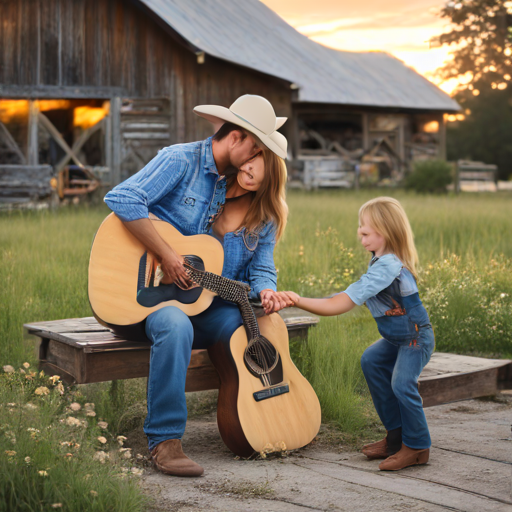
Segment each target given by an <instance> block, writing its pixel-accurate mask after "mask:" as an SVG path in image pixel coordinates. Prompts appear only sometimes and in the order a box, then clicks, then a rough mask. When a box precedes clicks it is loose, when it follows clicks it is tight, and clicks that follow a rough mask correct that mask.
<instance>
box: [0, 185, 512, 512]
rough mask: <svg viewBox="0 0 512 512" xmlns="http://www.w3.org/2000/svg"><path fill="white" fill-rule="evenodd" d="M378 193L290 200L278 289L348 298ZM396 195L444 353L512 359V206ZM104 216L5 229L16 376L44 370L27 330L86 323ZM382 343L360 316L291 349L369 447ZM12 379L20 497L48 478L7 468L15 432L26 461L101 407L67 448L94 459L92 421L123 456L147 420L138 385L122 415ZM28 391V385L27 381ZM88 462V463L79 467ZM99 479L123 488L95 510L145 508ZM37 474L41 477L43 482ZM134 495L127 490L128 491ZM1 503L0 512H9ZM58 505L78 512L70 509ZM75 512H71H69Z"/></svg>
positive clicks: (65, 213)
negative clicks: (365, 360) (376, 347)
mask: <svg viewBox="0 0 512 512" xmlns="http://www.w3.org/2000/svg"><path fill="white" fill-rule="evenodd" d="M379 192H380V191H361V192H357V193H355V192H345V191H332V192H318V193H305V192H300V191H290V193H289V197H288V198H289V205H290V219H289V224H288V228H287V231H286V234H285V236H284V238H283V240H282V241H281V242H280V244H279V245H278V247H277V249H276V254H275V259H276V266H277V268H278V270H279V289H282V290H286V289H291V290H295V291H297V292H298V293H300V294H302V295H309V296H322V295H327V294H330V293H334V292H337V291H342V290H343V289H344V288H345V287H346V286H347V285H348V284H350V283H351V282H353V281H354V280H356V279H357V278H358V276H359V275H360V274H361V273H363V272H364V271H365V269H366V266H367V263H368V254H365V252H364V250H363V249H362V248H361V247H360V246H359V242H358V240H357V237H356V229H357V212H358V209H359V207H360V206H361V204H363V203H364V202H365V201H366V200H368V199H370V198H371V197H374V196H375V195H380V194H379ZM387 193H389V192H387ZM393 195H395V196H396V197H397V198H398V199H399V200H400V201H401V202H402V204H403V205H404V207H405V210H406V211H407V213H408V215H409V218H410V221H411V224H412V227H413V230H414V232H415V235H416V243H417V248H418V252H419V255H420V263H421V268H420V273H419V287H420V295H421V297H422V299H423V301H424V303H425V305H426V306H427V309H428V311H429V314H430V316H431V319H432V322H433V325H434V328H435V332H436V344H437V346H436V348H437V350H440V351H451V352H457V353H463V354H464V353H465V354H477V355H483V356H491V357H511V356H512V348H511V347H512V334H511V333H512V319H511V315H510V312H511V304H512V276H511V273H510V270H509V268H510V264H511V262H512V242H511V241H510V237H509V230H510V219H511V218H512V202H511V199H512V197H511V196H510V195H502V194H488V195H484V194H482V195H461V196H458V197H455V196H442V197H434V196H416V195H411V194H405V193H403V192H399V191H398V192H396V193H394V192H393ZM107 213H108V210H107V208H106V207H104V206H101V207H91V208H87V207H79V208H73V207H68V208H63V209H60V210H59V211H57V212H44V211H43V212H15V213H11V214H7V213H4V214H1V215H0V280H1V282H2V286H1V287H0V308H1V314H0V363H1V365H2V366H3V365H8V364H9V365H12V366H13V367H15V368H16V372H19V370H18V368H19V367H20V365H21V364H22V363H23V362H25V361H28V362H29V363H31V364H32V366H34V365H35V364H36V352H35V347H34V342H33V340H28V339H25V338H24V336H23V328H22V325H23V323H26V322H33V321H38V320H51V319H59V318H67V317H79V316H89V315H90V314H91V311H90V307H89V303H88V300H87V264H88V257H89V250H90V245H91V242H92V238H93V236H94V233H95V231H96V229H97V227H98V226H99V224H100V222H101V220H102V219H103V218H104V217H105V215H106V214H107ZM377 337H378V332H377V329H376V326H375V322H374V321H373V319H372V318H371V316H370V315H369V313H368V311H367V310H366V309H365V308H357V309H356V310H355V311H354V312H351V313H350V314H348V315H345V316H344V317H338V318H326V319H323V320H322V321H321V323H320V324H319V326H318V327H316V328H315V329H313V330H312V332H311V334H310V337H309V340H308V343H307V344H306V343H298V342H296V343H295V344H293V345H292V353H293V354H294V358H295V360H296V362H297V364H298V366H299V367H300V368H301V370H302V371H303V372H304V373H305V375H306V376H307V377H308V379H309V380H310V382H311V383H312V384H313V386H314V388H315V390H316V391H317V394H318V396H319V398H320V401H321V403H322V410H323V416H324V421H332V422H335V423H336V424H338V425H339V427H340V428H341V430H342V431H343V432H345V433H346V435H347V436H349V437H350V436H352V437H353V438H360V437H361V436H364V435H365V434H364V433H365V432H366V431H367V430H368V429H370V428H373V427H374V426H375V425H376V417H375V413H374V412H373V408H372V405H371V401H370V400H369V396H368V392H367V389H366V385H365V382H364V379H363V377H362V373H361V370H360V366H359V358H360V355H361V354H362V352H363V351H364V349H365V348H366V347H367V346H368V345H369V344H371V343H372V342H373V341H374V340H375V339H377ZM33 373H34V372H33ZM9 375H10V374H9ZM9 375H8V374H4V375H2V376H1V377H0V391H1V393H0V401H1V402H2V407H3V408H4V409H5V407H7V406H6V404H7V403H8V402H9V403H16V404H17V405H16V407H14V406H10V407H9V410H10V411H11V412H9V414H8V415H7V414H4V412H3V411H2V414H0V416H1V417H2V419H1V420H0V424H1V425H0V428H1V429H2V430H3V434H2V432H0V449H1V456H2V457H4V459H3V462H2V463H1V464H0V470H1V471H2V472H4V471H9V468H12V467H14V466H11V465H10V464H11V463H12V464H14V463H15V462H16V461H18V462H17V464H18V465H17V466H16V467H17V468H18V469H20V471H21V469H23V471H25V473H20V474H18V473H16V472H15V473H13V475H14V476H13V477H12V478H13V479H14V480H12V479H11V480H12V482H13V484H12V485H14V486H16V485H17V483H18V484H19V483H20V482H22V481H23V478H25V477H27V478H28V477H30V478H35V480H34V482H35V483H34V485H35V484H36V483H37V482H39V483H38V484H37V485H39V484H41V481H39V480H37V478H39V473H38V472H34V471H35V469H34V468H35V466H26V467H25V466H24V463H23V460H24V458H20V457H21V455H20V454H19V453H18V454H17V455H16V457H17V459H16V457H14V456H11V459H10V462H9V460H8V457H6V456H4V455H3V454H4V453H5V452H6V451H13V450H16V449H15V448H13V446H11V444H10V441H9V439H11V437H12V436H11V437H10V436H9V435H5V432H13V431H14V428H13V425H15V427H16V429H18V430H17V431H19V432H20V434H19V436H21V437H20V439H25V438H26V439H25V441H23V443H25V444H23V443H22V446H24V447H25V448H23V449H20V450H18V451H19V452H20V453H21V452H23V454H25V453H29V451H30V450H29V446H30V443H31V441H30V439H31V437H30V436H28V437H27V435H26V434H21V432H27V428H32V429H37V430H40V431H43V430H44V429H46V428H47V427H48V425H49V424H50V423H51V421H50V419H49V418H50V417H53V418H54V419H55V421H57V419H56V418H61V419H63V420H64V421H67V420H66V419H65V418H67V416H66V415H69V414H70V413H69V404H70V403H71V402H72V401H73V400H74V401H77V402H79V403H82V404H84V403H85V402H95V404H96V412H97V413H98V417H97V418H92V419H91V418H89V423H90V425H89V427H87V430H86V432H88V433H81V434H80V435H78V433H77V432H74V433H72V435H71V437H70V438H69V439H64V438H62V440H63V441H70V440H71V441H73V440H74V441H73V442H75V443H76V442H78V439H79V438H80V439H81V443H79V444H82V445H83V446H84V447H86V449H85V452H84V454H89V455H90V454H92V453H93V452H94V449H93V448H94V446H96V445H97V444H98V443H97V441H95V437H94V436H96V434H97V433H98V431H97V423H96V421H97V419H99V418H101V419H102V420H104V421H106V422H108V423H109V425H110V426H109V435H110V438H109V439H112V440H114V441H113V443H114V445H115V439H114V437H115V435H117V434H121V433H123V432H121V431H119V428H122V427H120V425H126V424H129V423H130V421H129V418H128V419H127V417H126V414H124V412H125V408H124V404H127V403H128V404H130V405H131V407H132V408H134V410H137V411H138V412H137V413H136V414H138V415H140V414H143V413H144V410H145V406H144V399H145V396H144V392H145V387H144V385H142V384H141V382H140V381H133V382H132V381H128V382H126V383H125V384H124V385H123V386H122V389H124V393H125V397H124V400H122V399H121V400H120V401H117V402H113V401H112V400H111V396H110V395H109V393H108V387H107V385H106V384H104V385H95V386H89V387H85V386H84V387H81V388H80V390H78V391H76V390H67V391H66V393H65V394H64V395H63V398H62V397H61V399H59V400H60V401H59V400H57V398H58V397H57V398H52V397H53V396H54V395H56V392H55V390H54V388H53V387H52V386H50V385H49V384H48V388H49V389H50V394H49V397H45V396H42V397H41V396H34V395H33V389H32V388H30V386H29V385H28V383H24V381H23V379H22V380H21V381H20V382H22V383H24V387H23V386H22V388H23V389H21V390H20V389H19V386H18V387H16V386H15V385H14V384H13V383H12V382H11V380H9V379H11V378H12V377H10V376H9ZM29 375H31V374H30V373H29ZM23 378H27V377H26V375H25V376H24V377H23ZM39 378H41V379H43V380H44V378H43V377H38V376H37V375H32V379H39ZM29 380H31V379H29ZM16 382H18V381H16ZM41 382H42V381H41ZM9 383H10V384H9ZM16 390H17V391H16ZM31 393H32V394H31ZM73 393H78V395H74V394H73ZM28 401H32V402H33V403H34V404H35V405H36V407H38V408H39V409H38V410H39V411H40V413H38V414H37V415H30V417H27V415H26V414H22V413H19V412H17V411H22V410H23V409H22V408H21V407H22V406H23V404H24V403H25V402H28ZM47 402H49V403H47ZM13 411H14V412H13ZM123 414H124V416H123ZM134 414H135V413H134ZM59 428H60V427H59ZM94 429H96V430H94ZM30 432H33V431H30ZM89 432H90V433H89ZM96 437H98V436H96ZM57 438H59V436H56V437H51V436H47V437H45V441H44V443H47V444H44V443H43V444H39V446H40V447H43V446H46V448H44V449H45V450H50V451H51V450H52V448H51V447H52V446H53V445H52V443H56V442H57V441H56V439H57ZM41 449H42V448H41ZM55 449H56V448H55V447H54V448H53V450H55ZM96 449H98V447H97V446H96ZM87 450H89V451H87ZM38 453H39V452H38ZM44 453H45V452H44V450H43V449H42V451H41V455H40V456H39V455H38V456H37V457H40V460H44V457H45V455H44ZM26 456H28V455H23V457H26ZM12 457H14V459H13V458H12ZM86 458H87V457H86V455H84V457H83V459H80V460H83V461H85V460H86ZM15 459H16V460H15ZM50 459H51V460H50ZM50 459H48V465H49V466H52V467H54V469H55V470H54V473H55V474H62V472H63V471H65V467H64V466H62V465H61V463H60V462H57V459H52V458H50ZM58 460H59V461H60V459H58ZM41 464H43V463H41ZM83 464H86V462H83ZM63 468H64V469H63ZM102 468H103V469H104V471H103V470H102V471H103V473H100V474H101V475H103V476H102V479H103V480H105V481H107V480H108V481H109V482H117V483H111V484H109V485H110V487H109V486H107V485H105V486H103V487H101V486H100V483H99V480H98V483H97V485H96V486H97V487H98V486H100V487H99V490H98V489H96V490H95V489H92V488H91V489H90V490H93V491H95V492H99V493H100V497H101V500H99V501H94V500H93V501H91V503H93V502H94V503H96V504H97V507H98V508H97V509H98V510H100V509H102V508H101V506H103V505H105V503H110V504H111V506H107V508H106V509H108V510H117V509H118V508H119V509H120V510H121V509H122V506H123V501H122V499H121V498H119V495H120V493H121V494H122V493H123V492H125V493H126V492H129V493H132V492H133V493H134V494H133V496H134V498H133V500H132V502H133V503H136V505H134V508H133V510H138V509H139V508H138V507H141V506H142V505H140V503H142V501H140V502H138V501H137V499H138V498H137V499H136V498H135V496H136V492H135V491H134V490H133V489H132V487H129V484H127V483H126V482H124V481H123V480H119V479H110V480H109V479H108V476H109V475H113V474H115V472H116V470H115V468H111V469H108V464H107V465H105V466H102ZM40 470H44V471H46V469H44V468H43V469H41V468H38V471H40ZM86 470H87V468H86V467H85V466H84V471H86ZM30 471H32V472H30ZM109 471H110V473H109ZM59 472H60V473H59ZM16 475H18V476H16ZM20 475H21V476H20ZM23 475H25V476H23ZM22 477H23V478H22ZM16 478H18V480H16ZM52 481H53V480H50V479H46V480H44V482H45V483H44V485H43V484H41V485H43V487H41V489H46V491H45V492H47V493H48V496H49V498H48V499H49V500H50V501H51V500H57V501H59V500H58V494H56V493H57V491H56V487H55V485H57V483H58V477H56V480H55V481H53V482H54V485H53V486H52V483H51V482H52ZM16 482H17V483H16ZM95 482H96V481H95ZM77 485H78V484H77ZM126 485H128V487H127V488H125V487H123V486H126ZM44 486H46V487H44ZM0 487H1V486H0ZM5 489H6V488H5V487H4V488H2V489H1V490H0V502H1V500H2V499H6V498H5V496H6V495H7V494H6V492H7V491H6V490H5ZM126 489H128V491H127V490H126ZM41 492H43V491H41ZM2 493H3V494H2ZM52 493H53V494H52ZM36 494H37V493H36ZM93 494H94V493H93ZM9 496H10V498H9V499H11V500H12V499H18V498H17V497H16V496H14V497H13V496H12V494H11V495H9ZM116 496H117V498H116ZM2 497H3V498H2ZM89 498H90V497H89ZM89 498H88V499H89ZM34 499H35V498H34ZM62 499H65V500H66V502H69V503H75V502H74V501H73V500H74V499H75V498H73V497H72V496H71V495H69V496H67V497H66V496H64V497H63V498H62ZM105 500H106V501H105ZM108 500H110V501H108ZM116 500H117V501H116ZM89 501H90V500H89ZM4 502H5V501H4ZM87 503H89V502H87ZM137 503H139V504H138V505H137ZM80 506H82V505H80V502H79V501H77V502H76V507H75V508H76V509H77V510H78V509H80ZM87 506H89V505H87ZM87 506H85V505H84V507H85V508H84V509H88V510H89V509H90V510H93V509H96V508H87ZM94 506H95V507H96V505H94ZM75 508H73V507H69V510H72V509H75ZM27 510H28V509H27ZM126 510H128V508H126Z"/></svg>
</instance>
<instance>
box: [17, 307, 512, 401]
mask: <svg viewBox="0 0 512 512" xmlns="http://www.w3.org/2000/svg"><path fill="white" fill-rule="evenodd" d="M280 314H281V316H282V317H283V319H284V321H285V323H286V326H287V328H288V333H289V336H290V338H291V339H292V338H294V337H297V336H300V337H306V336H307V333H308V329H309V328H310V327H312V326H314V325H316V324H317V323H318V321H319V319H318V317H315V316H311V315H309V314H307V313H304V312H303V311H300V310H298V309H296V308H289V309H286V310H284V311H282V312H281V313H280ZM25 328H26V329H27V331H28V333H29V334H32V335H34V336H37V337H38V338H39V339H40V345H39V360H40V369H41V370H44V371H45V373H47V374H50V375H59V376H60V377H61V378H62V379H63V380H64V381H66V382H68V383H72V384H86V383H90V382H104V381H115V380H118V379H130V378H137V377H147V375H148V372H149V352H150V346H149V343H143V342H133V341H127V340H125V339H122V338H120V337H118V336H116V335H115V334H113V333H112V332H111V331H109V330H108V329H106V328H105V327H104V326H102V325H100V324H99V323H98V322H97V321H96V320H95V319H94V318H93V317H87V318H71V319H66V320H55V321H51V322H36V323H31V324H25ZM218 388H219V378H218V375H217V371H216V370H215V368H214V366H213V365H212V363H211V361H210V359H209V357H208V352H207V351H206V350H193V351H192V358H191V361H190V365H189V367H188V372H187V381H186V387H185V390H186V391H204V390H208V389H218ZM419 389H420V394H421V396H422V398H423V405H424V406H425V407H431V406H433V405H439V404H442V403H447V402H453V401H456V400H463V399H468V398H478V397H482V396H491V395H495V394H497V393H498V391H499V390H501V389H512V361H511V360H508V359H484V358H479V357H470V356H460V355H456V354H445V353H441V352H436V353H434V355H433V356H432V359H431V360H430V362H429V363H428V365H427V366H426V367H425V368H424V370H423V372H422V374H421V376H420V386H419Z"/></svg>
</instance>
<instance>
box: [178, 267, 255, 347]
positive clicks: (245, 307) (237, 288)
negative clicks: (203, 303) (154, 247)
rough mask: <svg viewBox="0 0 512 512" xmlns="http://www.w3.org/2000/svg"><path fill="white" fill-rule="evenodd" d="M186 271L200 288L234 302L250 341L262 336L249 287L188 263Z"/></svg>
mask: <svg viewBox="0 0 512 512" xmlns="http://www.w3.org/2000/svg"><path fill="white" fill-rule="evenodd" d="M185 269H186V271H187V274H188V275H189V276H190V278H191V279H192V280H193V281H194V282H195V283H197V284H198V285H199V286H201V287H202V288H206V289H207V290H209V291H211V292H214V293H216V294H217V295H218V296H219V297H221V298H222V299H224V300H227V301H229V302H234V303H235V304H236V305H237V306H238V308H239V309H240V313H241V315H242V320H243V322H244V325H245V327H246V329H247V330H248V332H249V334H250V339H255V338H257V337H259V336H260V328H259V326H258V321H257V319H256V315H255V314H254V311H253V309H252V306H251V304H250V302H249V297H248V293H249V292H250V291H251V288H250V286H249V285H247V284H245V283H241V282H240V281H235V280H233V279H228V278H227V277H223V276H219V275H217V274H213V273H211V272H206V271H204V270H198V269H196V268H195V267H193V266H192V265H190V264H188V263H185Z"/></svg>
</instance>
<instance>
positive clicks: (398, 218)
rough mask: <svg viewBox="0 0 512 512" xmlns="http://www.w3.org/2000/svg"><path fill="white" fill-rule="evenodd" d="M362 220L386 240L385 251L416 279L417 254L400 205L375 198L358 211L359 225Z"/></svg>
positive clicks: (407, 221)
mask: <svg viewBox="0 0 512 512" xmlns="http://www.w3.org/2000/svg"><path fill="white" fill-rule="evenodd" d="M363 219H365V220H366V222H367V223H369V224H370V225H371V227H372V228H373V229H375V231H377V232H378V233H379V234H381V235H382V236H383V237H384V239H385V240H386V250H387V251H389V252H392V253H393V254H395V255H396V256H397V257H398V259H399V260H400V261H401V262H402V263H403V264H404V266H405V267H406V268H407V269H408V270H410V272H411V273H412V274H413V275H414V277H417V271H416V267H417V265H418V252H417V251H416V246H415V245H414V235H413V232H412V229H411V225H410V224H409V219H408V218H407V214H406V213H405V211H404V209H403V207H402V205H401V204H400V203H399V202H398V201H397V200H396V199H393V198H392V197H376V198H375V199H371V200H370V201H368V202H367V203H365V204H363V206H361V208H360V209H359V225H362V221H363Z"/></svg>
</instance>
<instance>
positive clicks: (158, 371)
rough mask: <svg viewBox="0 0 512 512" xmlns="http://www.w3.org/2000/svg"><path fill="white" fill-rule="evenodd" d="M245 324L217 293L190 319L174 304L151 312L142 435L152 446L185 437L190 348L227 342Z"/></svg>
mask: <svg viewBox="0 0 512 512" xmlns="http://www.w3.org/2000/svg"><path fill="white" fill-rule="evenodd" d="M241 325H242V317H241V315H240V311H239V309H238V306H236V305H235V304H233V303H230V302H226V301H224V300H223V299H221V298H219V297H215V298H214V299H213V302H212V304H211V306H210V307H209V308H208V309H207V310H206V311H203V312H202V313H201V314H199V315H196V316H192V317H188V316H187V315H186V314H185V313H183V311H181V310H180V309H178V308H176V307H174V306H168V307H165V308H162V309H159V310H158V311H155V312H154V313H152V314H151V315H149V316H148V318H147V319H146V334H147V336H148V338H149V339H150V340H151V355H150V361H149V377H148V391H147V398H148V413H147V416H146V421H145V422H144V433H145V434H146V436H147V438H148V444H149V449H150V450H152V449H153V448H154V447H155V446H156V445H157V444H158V443H161V442H162V441H165V440H166V439H181V437H182V436H183V433H184V432H185V425H186V423H187V403H186V400H185V379H186V376H187V368H188V365H189V363H190V355H191V351H192V349H203V348H208V347H209V346H211V345H213V344H215V343H218V342H222V343H229V340H230V339H231V336H232V335H233V333H234V332H235V331H236V330H237V329H238V327H240V326H241Z"/></svg>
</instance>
